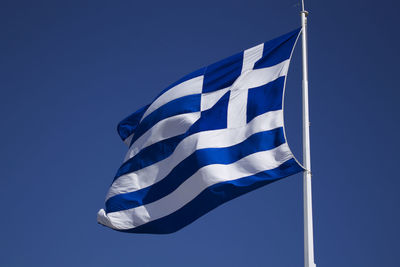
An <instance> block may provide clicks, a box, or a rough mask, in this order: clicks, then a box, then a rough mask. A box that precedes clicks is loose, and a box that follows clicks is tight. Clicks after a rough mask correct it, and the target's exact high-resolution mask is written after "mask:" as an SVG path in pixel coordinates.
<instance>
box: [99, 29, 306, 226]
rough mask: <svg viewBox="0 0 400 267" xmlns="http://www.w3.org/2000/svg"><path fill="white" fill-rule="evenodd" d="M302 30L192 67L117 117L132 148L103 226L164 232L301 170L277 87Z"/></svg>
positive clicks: (282, 84)
mask: <svg viewBox="0 0 400 267" xmlns="http://www.w3.org/2000/svg"><path fill="white" fill-rule="evenodd" d="M299 34H300V29H297V30H294V31H292V32H290V33H288V34H285V35H283V36H280V37H278V38H276V39H273V40H271V41H268V42H266V43H263V44H260V45H257V46H254V47H252V48H249V49H246V50H244V51H242V52H240V53H238V54H235V55H233V56H231V57H228V58H226V59H224V60H221V61H219V62H217V63H214V64H212V65H209V66H207V67H205V68H202V69H200V70H197V71H195V72H193V73H191V74H189V75H187V76H185V77H184V78H182V79H181V80H179V81H177V82H175V83H174V84H172V85H170V86H169V87H168V88H167V89H165V90H164V91H162V92H161V93H160V94H159V95H158V96H157V97H156V98H155V100H154V101H153V102H151V103H150V104H149V105H147V106H145V107H143V108H141V109H139V110H138V111H136V112H135V113H133V114H132V115H131V116H129V117H127V118H126V119H124V120H122V121H121V122H120V123H119V125H118V133H119V135H120V136H121V138H122V139H123V140H124V142H125V143H126V144H127V145H128V146H129V150H128V152H127V155H126V157H125V161H124V163H123V164H122V166H121V167H120V168H119V170H118V171H117V174H116V176H115V178H114V180H113V182H112V184H111V187H110V189H109V191H108V193H107V196H106V201H105V209H101V210H100V211H99V212H98V215H97V221H98V222H99V223H100V224H103V225H105V226H108V227H110V228H112V229H115V230H118V231H123V232H131V233H155V234H166V233H172V232H175V231H177V230H179V229H181V228H183V227H185V226H186V225H188V224H190V223H191V222H193V221H194V220H196V219H197V218H199V217H200V216H202V215H204V214H206V213H207V212H209V211H211V210H212V209H214V208H216V207H217V206H219V205H221V204H223V203H225V202H226V201H229V200H231V199H233V198H236V197H238V196H240V195H242V194H245V193H247V192H249V191H252V190H254V189H257V188H259V187H261V186H264V185H267V184H269V183H271V182H274V181H277V180H279V179H282V178H284V177H287V176H289V175H292V174H295V173H298V172H300V171H303V168H302V166H301V165H300V164H299V163H298V162H297V160H296V159H295V158H294V156H293V154H292V152H291V151H290V149H289V147H288V144H287V142H286V137H285V132H284V125H283V93H284V88H285V82H286V75H287V72H288V68H289V63H290V59H291V55H292V52H293V49H294V46H295V44H296V41H297V39H298V37H299Z"/></svg>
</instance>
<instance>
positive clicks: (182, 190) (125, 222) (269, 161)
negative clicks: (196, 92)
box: [98, 143, 293, 229]
mask: <svg viewBox="0 0 400 267" xmlns="http://www.w3.org/2000/svg"><path fill="white" fill-rule="evenodd" d="M291 158H293V155H292V153H291V152H290V149H289V147H288V146H287V144H286V143H284V144H282V145H280V146H279V147H277V148H274V149H271V150H267V151H262V152H257V153H254V154H251V155H249V156H247V157H244V158H242V159H240V160H238V161H236V162H234V163H232V164H227V165H223V164H214V165H207V166H205V167H203V168H201V169H199V170H198V171H197V172H196V173H195V174H193V175H192V176H191V177H190V178H189V179H188V180H186V181H185V182H184V183H183V184H181V185H180V186H179V187H178V188H177V189H176V190H175V191H174V192H172V193H171V194H169V195H167V196H165V197H163V198H161V199H159V200H157V201H155V202H152V203H150V204H147V205H144V206H140V207H136V208H133V209H128V210H123V211H117V212H111V213H108V214H105V213H104V211H103V212H101V211H100V212H99V214H98V221H99V222H100V223H102V224H105V225H106V226H108V227H111V228H114V229H131V228H135V227H138V226H140V225H143V224H145V223H148V222H150V221H154V220H157V219H159V218H162V217H165V216H167V215H169V214H171V213H173V212H175V211H177V210H178V209H180V208H182V207H183V206H185V205H186V204H187V203H189V202H190V201H191V200H193V199H194V198H195V197H196V196H198V195H199V194H200V193H201V192H202V191H203V190H205V189H206V188H208V187H210V186H212V185H215V184H218V183H221V182H226V181H233V180H236V179H240V178H243V177H246V176H250V175H253V174H256V173H259V172H261V171H266V170H271V169H275V168H277V167H279V166H280V165H282V164H283V163H284V162H286V161H287V160H289V159H291Z"/></svg>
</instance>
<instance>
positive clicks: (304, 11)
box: [300, 10, 308, 17]
mask: <svg viewBox="0 0 400 267" xmlns="http://www.w3.org/2000/svg"><path fill="white" fill-rule="evenodd" d="M303 13H304V15H306V17H308V11H306V10H302V11H300V14H303Z"/></svg>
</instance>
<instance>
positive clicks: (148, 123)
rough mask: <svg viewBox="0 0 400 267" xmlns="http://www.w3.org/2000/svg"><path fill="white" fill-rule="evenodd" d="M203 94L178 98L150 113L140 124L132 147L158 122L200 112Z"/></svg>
mask: <svg viewBox="0 0 400 267" xmlns="http://www.w3.org/2000/svg"><path fill="white" fill-rule="evenodd" d="M200 102H201V94H196V95H188V96H184V97H181V98H177V99H174V100H172V101H171V102H168V103H167V104H165V105H163V106H162V107H160V108H158V109H157V110H156V112H152V113H150V114H149V115H148V116H147V117H146V118H144V119H143V121H142V122H141V123H140V124H139V126H138V127H137V129H136V132H135V135H134V136H133V138H132V141H131V145H132V144H133V143H134V142H135V141H136V140H137V139H138V138H139V137H140V136H142V135H143V134H144V133H145V132H147V131H148V130H150V129H151V128H152V127H153V126H154V125H155V124H156V123H157V122H159V121H161V120H163V119H166V118H169V117H172V116H175V115H179V114H184V113H191V112H196V111H200Z"/></svg>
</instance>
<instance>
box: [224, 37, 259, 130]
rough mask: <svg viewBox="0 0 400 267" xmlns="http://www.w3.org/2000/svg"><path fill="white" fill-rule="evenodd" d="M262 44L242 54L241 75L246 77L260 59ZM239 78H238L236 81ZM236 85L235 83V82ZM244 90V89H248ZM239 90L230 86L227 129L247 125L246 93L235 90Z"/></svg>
mask: <svg viewBox="0 0 400 267" xmlns="http://www.w3.org/2000/svg"><path fill="white" fill-rule="evenodd" d="M263 48H264V44H260V45H257V46H255V47H252V48H250V49H247V50H245V51H244V52H243V65H242V74H241V76H243V75H246V73H247V72H249V71H251V70H252V69H253V68H254V64H255V63H256V62H257V61H258V60H259V59H260V58H262V54H263ZM240 79H241V78H240V77H239V78H238V80H240ZM235 83H236V82H235ZM248 88H249V87H247V88H244V89H248ZM235 89H239V88H237V87H235V86H232V89H231V94H230V96H229V105H228V128H236V127H241V126H243V125H246V123H247V95H248V91H247V90H243V91H239V90H235Z"/></svg>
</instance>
